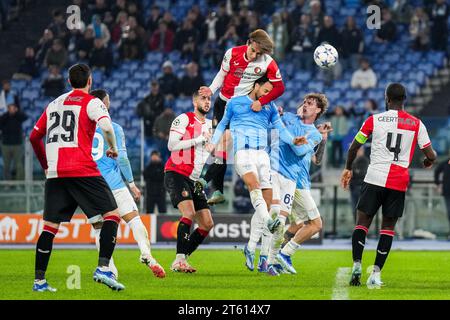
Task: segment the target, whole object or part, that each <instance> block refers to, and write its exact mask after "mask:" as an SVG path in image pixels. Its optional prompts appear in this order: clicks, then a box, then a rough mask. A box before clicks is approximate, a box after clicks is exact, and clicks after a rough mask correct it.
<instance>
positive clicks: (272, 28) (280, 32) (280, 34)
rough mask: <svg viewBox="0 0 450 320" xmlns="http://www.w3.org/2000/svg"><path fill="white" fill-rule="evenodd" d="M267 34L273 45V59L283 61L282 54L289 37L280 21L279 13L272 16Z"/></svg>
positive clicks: (284, 25) (285, 27)
mask: <svg viewBox="0 0 450 320" xmlns="http://www.w3.org/2000/svg"><path fill="white" fill-rule="evenodd" d="M267 33H268V34H269V36H270V38H271V39H272V41H273V43H274V52H273V57H274V59H275V60H282V59H284V53H285V50H286V47H287V45H288V43H289V35H288V30H287V25H286V24H285V23H284V22H283V21H282V20H281V15H280V14H279V13H274V14H273V15H272V22H271V23H269V25H268V26H267Z"/></svg>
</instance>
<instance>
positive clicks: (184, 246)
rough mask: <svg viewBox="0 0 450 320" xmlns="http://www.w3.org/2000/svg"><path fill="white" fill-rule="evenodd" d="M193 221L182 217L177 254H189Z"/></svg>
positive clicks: (179, 225) (178, 230)
mask: <svg viewBox="0 0 450 320" xmlns="http://www.w3.org/2000/svg"><path fill="white" fill-rule="evenodd" d="M191 225H192V220H190V219H188V218H186V217H181V219H180V222H179V223H178V229H177V253H179V254H185V255H186V254H187V252H188V247H189V234H190V233H191Z"/></svg>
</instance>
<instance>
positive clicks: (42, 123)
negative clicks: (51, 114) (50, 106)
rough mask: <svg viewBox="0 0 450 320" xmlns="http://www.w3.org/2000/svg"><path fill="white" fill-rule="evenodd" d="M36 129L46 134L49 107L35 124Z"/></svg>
mask: <svg viewBox="0 0 450 320" xmlns="http://www.w3.org/2000/svg"><path fill="white" fill-rule="evenodd" d="M34 130H36V131H38V132H39V133H41V134H45V133H46V132H47V108H46V109H45V110H44V112H43V113H42V114H41V116H40V118H39V120H38V121H37V122H36V124H35V125H34Z"/></svg>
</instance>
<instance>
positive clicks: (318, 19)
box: [309, 0, 324, 37]
mask: <svg viewBox="0 0 450 320" xmlns="http://www.w3.org/2000/svg"><path fill="white" fill-rule="evenodd" d="M309 15H310V16H311V24H312V26H313V27H314V33H315V36H316V37H317V36H318V35H319V31H320V29H322V26H323V22H324V20H323V18H324V14H323V11H322V4H321V3H320V1H318V0H313V1H311V2H310V11H309Z"/></svg>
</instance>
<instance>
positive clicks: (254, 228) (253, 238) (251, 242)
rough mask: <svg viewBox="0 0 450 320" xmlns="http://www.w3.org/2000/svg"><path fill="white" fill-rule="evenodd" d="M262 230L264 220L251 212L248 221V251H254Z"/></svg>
mask: <svg viewBox="0 0 450 320" xmlns="http://www.w3.org/2000/svg"><path fill="white" fill-rule="evenodd" d="M263 230H264V222H263V221H261V220H260V219H259V217H258V216H257V215H256V213H254V214H253V216H252V219H251V221H250V238H249V239H248V243H247V249H248V250H249V251H250V252H255V250H256V245H257V244H258V242H259V239H261V237H262V234H263Z"/></svg>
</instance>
